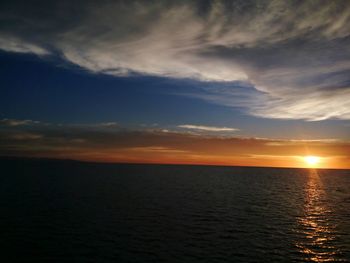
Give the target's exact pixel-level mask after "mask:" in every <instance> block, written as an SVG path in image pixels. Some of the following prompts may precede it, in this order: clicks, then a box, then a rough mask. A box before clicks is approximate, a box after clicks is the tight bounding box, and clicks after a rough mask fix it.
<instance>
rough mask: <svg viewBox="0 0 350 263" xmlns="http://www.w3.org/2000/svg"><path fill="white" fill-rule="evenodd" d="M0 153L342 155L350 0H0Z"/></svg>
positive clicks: (349, 144)
mask: <svg viewBox="0 0 350 263" xmlns="http://www.w3.org/2000/svg"><path fill="white" fill-rule="evenodd" d="M0 21H1V22H0V78H1V85H0V156H28V157H49V158H65V159H77V160H88V161H99V162H142V163H144V162H146V163H186V164H213V165H216V164H217V165H248V166H282V167H308V166H309V165H308V164H307V162H305V158H304V156H318V157H320V160H319V163H318V164H317V165H315V167H319V168H350V121H349V120H350V1H347V0H344V1H341V0H334V1H321V0H320V1H277V0H276V1H273V0H271V1H258V0H256V1H250V0H240V1H239V0H237V1H165V0H162V1H161V0H159V1H130V0H129V1H108V0H106V1H14V0H11V1H1V3H0Z"/></svg>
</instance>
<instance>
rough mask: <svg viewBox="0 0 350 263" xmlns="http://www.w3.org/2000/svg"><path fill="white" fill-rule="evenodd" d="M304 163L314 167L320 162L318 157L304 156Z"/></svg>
mask: <svg viewBox="0 0 350 263" xmlns="http://www.w3.org/2000/svg"><path fill="white" fill-rule="evenodd" d="M304 161H305V162H306V163H307V164H308V165H309V166H316V165H317V164H318V163H319V162H320V157H318V156H311V155H309V156H305V157H304Z"/></svg>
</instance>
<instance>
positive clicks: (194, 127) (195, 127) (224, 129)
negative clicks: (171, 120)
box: [177, 124, 239, 132]
mask: <svg viewBox="0 0 350 263" xmlns="http://www.w3.org/2000/svg"><path fill="white" fill-rule="evenodd" d="M177 127H179V128H183V129H190V130H201V131H210V132H227V131H232V132H234V131H239V129H236V128H228V127H215V126H204V125H191V124H183V125H178V126H177Z"/></svg>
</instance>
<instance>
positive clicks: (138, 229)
mask: <svg viewBox="0 0 350 263" xmlns="http://www.w3.org/2000/svg"><path fill="white" fill-rule="evenodd" d="M0 164H1V168H2V171H3V172H2V173H1V176H0V205H1V214H0V227H1V236H0V240H1V241H0V242H1V243H0V246H1V253H0V262H298V261H300V262H324V261H330V262H334V261H343V262H350V171H349V170H347V171H346V170H308V169H271V168H237V167H207V166H160V165H105V164H84V163H78V162H68V161H67V162H61V161H23V160H22V161H18V160H16V161H9V160H7V161H1V162H0Z"/></svg>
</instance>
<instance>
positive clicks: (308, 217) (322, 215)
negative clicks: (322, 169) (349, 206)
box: [296, 169, 340, 262]
mask: <svg viewBox="0 0 350 263" xmlns="http://www.w3.org/2000/svg"><path fill="white" fill-rule="evenodd" d="M304 199H305V203H304V214H303V215H302V216H301V217H299V218H298V231H297V232H298V234H300V235H301V239H300V240H299V242H297V243H296V246H297V247H298V249H299V252H301V253H302V254H303V255H304V256H305V260H309V261H313V262H330V261H339V258H338V257H337V256H338V255H339V254H340V251H339V249H338V248H337V247H335V246H334V245H332V244H333V242H332V241H334V240H335V239H336V237H337V236H336V225H334V224H333V223H332V222H331V221H330V217H331V215H332V213H333V211H332V208H331V207H329V205H327V193H326V191H325V190H324V187H323V183H322V180H321V177H320V176H319V174H318V173H317V170H316V169H310V171H309V175H308V181H307V183H306V185H305V195H304ZM337 258H338V260H337Z"/></svg>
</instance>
